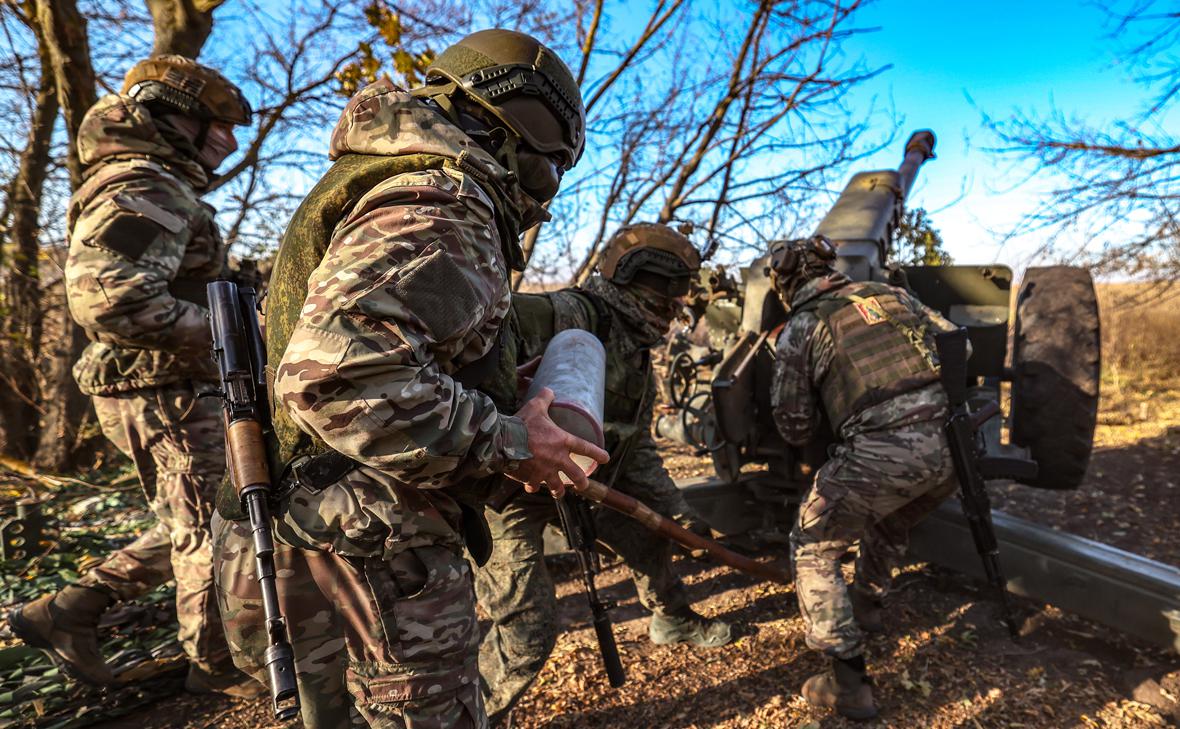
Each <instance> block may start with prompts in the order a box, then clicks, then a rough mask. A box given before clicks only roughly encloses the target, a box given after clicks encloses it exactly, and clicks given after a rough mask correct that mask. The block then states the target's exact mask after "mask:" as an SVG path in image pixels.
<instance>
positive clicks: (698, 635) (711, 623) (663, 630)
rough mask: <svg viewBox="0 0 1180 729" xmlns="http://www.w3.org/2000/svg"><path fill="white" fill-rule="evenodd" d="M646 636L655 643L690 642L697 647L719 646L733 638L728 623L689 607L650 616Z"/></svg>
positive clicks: (726, 643)
mask: <svg viewBox="0 0 1180 729" xmlns="http://www.w3.org/2000/svg"><path fill="white" fill-rule="evenodd" d="M647 634H648V637H650V638H651V642H652V643H655V644H656V645H670V644H673V643H691V644H692V645H694V646H696V647H698V648H720V647H721V646H723V645H728V644H729V642H730V641H732V640H733V630H732V629H731V628H730V626H729V623H726V622H723V621H721V620H717V619H715V618H713V619H710V618H706V617H704V616H703V615H699V614H698V613H697V612H696V611H695V610H693V609H692V608H690V607H686V608H683V609H681V610H677V611H676V612H675V613H670V614H668V615H660V614H658V613H656V614H654V615H652V616H651V625H650V626H649V627H648V629H647Z"/></svg>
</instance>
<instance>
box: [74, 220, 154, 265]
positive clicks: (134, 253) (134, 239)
mask: <svg viewBox="0 0 1180 729" xmlns="http://www.w3.org/2000/svg"><path fill="white" fill-rule="evenodd" d="M163 234H164V228H162V227H161V226H160V225H159V223H156V222H155V221H154V220H149V219H147V218H144V217H141V216H139V215H135V214H133V213H125V212H118V213H116V214H115V215H113V216H111V218H110V219H109V220H108V221H107V222H106V225H104V226H102V228H100V229H99V230H98V232H96V233H95V234H94V236H93V237H92V238H90V239H89V240H87V241H86V245H89V246H94V247H96V248H103V249H105V250H108V251H111V252H113V253H118V254H119V255H121V256H124V257H126V258H128V259H129V260H132V261H138V260H139V258H140V256H142V255H143V254H144V251H146V250H147V249H148V248H151V246H152V244H153V243H155V242H156V241H157V240H158V239H159V238H160V236H162V235H163Z"/></svg>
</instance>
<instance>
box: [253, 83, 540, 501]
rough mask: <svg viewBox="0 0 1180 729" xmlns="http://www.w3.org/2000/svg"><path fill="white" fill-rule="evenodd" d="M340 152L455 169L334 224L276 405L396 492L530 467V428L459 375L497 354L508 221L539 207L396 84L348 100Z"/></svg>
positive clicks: (414, 180)
mask: <svg viewBox="0 0 1180 729" xmlns="http://www.w3.org/2000/svg"><path fill="white" fill-rule="evenodd" d="M330 154H331V156H332V158H333V159H336V158H338V157H340V156H341V155H345V154H363V155H382V156H398V155H409V154H426V155H438V156H442V157H446V158H449V159H453V160H455V161H456V162H455V164H454V165H447V166H444V167H442V168H439V169H428V170H422V171H420V172H410V173H403V174H397V175H394V176H393V177H390V178H388V179H386V180H385V181H383V182H381V183H379V184H378V185H376V186H375V187H374V188H372V189H371V190H369V191H368V192H367V193H366V194H364V195H363V196H361V197H360V199H359V200H358V201H357V202H356V203H355V205H353V207H352V208H351V210H350V211H349V212H348V213H347V214H346V215H345V217H344V218H343V219H342V220H341V221H340V223H339V224H338V225H337V226H336V229H335V232H334V234H333V235H332V238H331V241H330V243H329V245H328V250H327V254H326V255H325V257H324V258H323V260H322V261H321V262H320V264H319V266H318V267H317V268H316V270H315V271H314V272H313V273H312V275H311V278H310V279H309V280H308V294H307V299H306V301H305V304H304V307H303V312H302V317H301V318H300V320H299V321H298V323H297V324H296V326H295V328H294V330H293V332H292V335H291V339H290V341H289V343H288V345H287V348H286V351H285V353H284V356H283V357H282V360H281V362H280V363H279V365H278V369H277V371H276V375H275V383H274V391H275V397H276V398H277V401H278V403H279V404H280V406H281V407H283V408H285V409H286V410H287V411H288V413H289V414H290V415H291V417H292V418H293V419H294V421H295V423H296V424H297V426H298V427H299V428H300V429H302V430H303V431H305V432H307V433H309V434H312V435H316V436H318V437H319V438H321V439H322V440H323V441H324V443H326V444H327V445H328V446H329V447H330V448H332V449H334V450H336V451H339V452H340V453H343V454H344V455H346V456H349V457H350V458H352V459H354V460H356V461H358V462H360V463H361V464H362V465H364V466H367V467H369V468H371V469H373V470H375V471H377V472H379V473H376V474H373V476H372V477H373V478H377V479H380V480H382V481H385V480H387V479H391V480H392V484H393V485H394V486H396V487H397V488H399V489H400V488H402V487H405V486H410V487H416V488H437V487H443V486H450V485H454V484H459V483H463V482H465V481H469V480H471V479H474V478H479V477H482V476H485V475H489V474H491V473H495V472H499V471H503V470H504V469H505V468H506V467H509V466H510V463H511V462H512V461H515V460H521V459H525V458H528V457H529V456H530V455H531V454H530V453H529V451H528V438H527V433H526V431H525V428H524V423H523V422H522V421H521V420H520V419H519V418H516V417H512V416H510V415H507V414H504V413H501V412H499V411H497V409H496V407H495V405H494V404H493V402H492V401H491V399H490V398H489V397H488V396H487V395H485V394H484V393H483V392H480V391H479V390H477V389H472V388H467V387H464V386H463V385H461V384H460V383H459V382H458V381H457V380H456V379H454V378H453V377H452V375H453V374H454V373H455V372H456V371H457V370H458V369H460V368H461V367H463V366H464V365H466V364H469V363H471V362H473V361H476V360H478V359H479V358H481V357H482V356H483V355H485V354H486V353H488V352H489V350H491V349H492V348H493V346H494V345H495V343H496V341H497V337H498V336H499V332H500V328H501V324H502V322H503V320H504V318H505V316H506V315H507V313H508V311H509V306H510V301H511V296H510V290H509V286H508V264H507V262H506V255H505V250H506V247H505V243H507V244H508V245H511V246H515V245H517V241H516V240H511V241H505V240H503V239H502V234H501V232H500V230H501V227H502V225H500V224H502V223H504V222H510V223H511V224H512V225H511V226H509V227H508V229H510V230H519V229H520V228H521V226H522V225H523V226H525V227H527V226H528V225H531V224H533V223H535V222H536V221H537V220H538V219H540V216H542V215H544V213H543V211H541V209H540V206H538V205H537V204H536V203H535V202H533V201H532V200H531V199H530V198H528V197H527V196H525V195H524V193H523V192H521V191H520V189H519V187H518V186H517V185H516V183H515V178H514V177H513V176H512V175H511V174H510V173H509V172H508V171H507V170H506V169H504V168H503V167H502V166H501V165H500V164H499V163H498V162H496V161H495V159H493V158H492V157H491V156H490V155H489V154H488V153H487V152H485V151H484V150H483V149H482V148H480V147H479V146H478V145H477V144H476V143H475V142H474V141H473V140H472V139H471V138H470V137H468V136H467V135H466V134H465V133H464V132H463V131H462V130H461V129H459V128H458V127H456V126H454V125H453V124H451V123H450V122H448V121H447V120H446V119H445V118H444V117H443V116H442V115H441V114H440V113H439V112H438V111H436V110H434V109H433V108H432V107H431V106H429V105H428V104H427V103H426V102H423V101H421V100H419V99H417V98H415V97H413V96H411V95H410V94H408V93H406V92H404V91H401V90H400V89H397V88H396V87H394V86H393V85H392V84H390V83H389V82H387V81H385V82H378V83H376V84H373V85H371V86H369V87H367V88H366V89H364V90H363V91H362V92H361V93H359V94H358V95H357V96H356V97H354V98H353V99H352V101H350V102H349V104H348V106H347V107H346V108H345V111H344V114H343V115H342V117H341V119H340V121H339V122H338V124H337V126H336V129H335V131H334V133H333V135H332V143H331V152H330ZM485 186H487V187H494V188H495V189H494V190H489V189H485ZM494 200H498V201H500V204H497V203H496V202H494ZM498 216H509V217H510V218H511V220H508V221H503V220H499V219H498Z"/></svg>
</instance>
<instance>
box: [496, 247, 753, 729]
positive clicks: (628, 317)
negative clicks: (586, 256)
mask: <svg viewBox="0 0 1180 729" xmlns="http://www.w3.org/2000/svg"><path fill="white" fill-rule="evenodd" d="M699 268H700V254H699V253H698V252H697V250H696V249H695V248H694V247H693V246H692V243H690V242H689V240H688V239H687V238H686V237H684V236H683V235H681V234H680V233H678V232H676V231H675V230H672V229H671V228H669V227H667V226H664V225H656V224H639V225H631V226H627V227H625V228H622V229H621V230H619V232H618V233H616V234H615V235H614V237H612V238H611V240H610V241H609V242H608V243H607V245H606V248H605V249H604V251H603V253H602V257H601V259H600V263H599V266H598V273H597V274H595V275H594V276H592V277H591V278H590V279H589V280H588V281H587V282H586V285H585V288H583V289H570V290H566V291H559V292H556V293H552V294H545V295H518V296H516V297H514V299H513V309H514V313H515V316H516V318H517V322H518V323H517V326H518V328H519V333H520V346H519V351H518V355H517V357H518V361H523V360H525V359H528V358H530V357H533V356H536V355H540V354H541V353H542V352H543V351H544V348H545V345H546V344H547V343H548V341H549V339H550V338H552V336H553V334H555V333H556V332H558V331H561V330H564V329H570V328H578V329H586V330H588V331H591V332H595V333H597V334H598V336H599V338H600V339H601V340H602V342H603V344H604V345H605V347H606V353H607V354H606V357H607V360H606V362H607V364H606V402H605V409H604V410H605V412H604V416H605V417H604V420H605V421H606V422H605V428H604V430H605V431H606V447H607V451H608V452H609V453H610V454H611V463H610V465H609V466H608V467H607V468H606V469H602V470H600V472H599V473H598V474H597V476H596V477H597V478H599V479H600V480H603V481H604V482H605V483H607V484H610V485H613V486H614V487H615V488H617V489H619V490H620V491H622V492H624V493H626V494H629V495H631V496H634V497H636V498H638V499H639V500H640V501H643V502H644V503H646V504H647V505H649V506H651V507H652V508H654V509H655V510H656V511H659V512H661V513H664V514H667V515H670V516H673V518H676V519H677V520H678V521H681V522H682V524H684V525H685V526H688V527H689V528H696V529H697V530H698V531H700V530H702V529H703V530H705V531H707V528H706V527H704V525H703V524H701V523H700V522H699V520H697V519H695V517H694V516H693V515H692V511H691V508H690V507H689V506H688V504H687V503H686V502H685V500H684V497H683V496H682V495H681V493H680V490H679V489H678V488H676V485H675V484H674V483H673V482H672V478H671V477H670V476H669V475H668V472H667V470H665V468H664V463H663V459H662V458H661V457H660V454H659V452H658V451H657V450H656V444H655V442H654V440H653V439H652V436H651V418H652V409H653V407H654V405H655V400H656V397H655V395H656V386H655V382H654V378H653V377H652V365H651V357H650V351H651V349H652V347H654V346H656V345H657V344H659V343H660V341H661V340H663V338H664V337H665V336H666V335H667V333H668V327H669V326H670V325H671V323H672V321H673V320H674V319H675V318H676V316H677V314H679V313H680V311H681V310H682V307H683V304H684V299H683V297H684V296H685V295H686V294H687V293H688V288H689V283H690V281H691V280H692V279H693V278H694V277H695V276H696V274H697V271H698V270H699ZM486 515H487V518H488V521H489V523H490V525H491V531H492V537H493V545H494V547H493V551H492V557H491V560H490V561H488V563H487V564H486V565H484V566H483V567H482V568H480V569H479V570H477V572H476V579H475V589H476V595H477V597H478V599H479V604H480V605H481V607H482V608H483V609H484V611H485V612H486V613H487V614H488V616H489V617H490V618H491V620H492V624H491V627H490V628H489V630H488V632H487V635H486V636H485V637H484V640H483V643H482V645H481V646H480V653H479V663H480V666H479V667H480V673H481V675H482V676H483V678H484V680H485V682H486V683H487V686H486V687H485V699H486V701H487V706H488V714H489V716H490V718H491V721H492V723H493V724H496V723H498V722H499V721H500V720H502V719H504V718H505V717H506V716H507V715H508V713H509V712H510V711H511V709H512V707H513V706H514V705H515V704H516V703H517V702H518V701H519V700H520V698H521V696H522V695H523V694H524V692H525V691H526V690H528V687H529V686H530V685H531V684H532V683H533V681H534V680H535V679H536V677H537V674H538V673H539V672H540V670H541V668H542V667H543V666H544V665H545V660H546V659H547V658H548V657H549V654H550V653H551V652H552V651H553V646H554V643H555V642H556V640H557V630H558V626H557V596H556V593H555V590H554V586H553V579H552V578H551V577H550V575H549V570H548V569H547V568H546V566H545V562H544V560H543V556H544V545H543V543H542V531H543V529H544V528H545V525H546V524H549V523H553V522H556V520H557V511H556V509H555V507H554V504H553V499H551V498H549V497H548V496H547V495H546V494H536V495H529V494H519V495H517V496H516V497H515V498H514V499H513V500H512V501H511V502H510V503H509V504H508V505H507V506H506V507H505V508H503V509H502V510H501V511H500V512H499V513H497V512H496V511H495V510H493V509H491V508H489V509H488V510H487V511H486ZM596 522H597V528H598V536H599V539H600V540H601V541H602V542H603V543H605V544H606V545H607V546H608V547H610V548H611V549H612V550H613V551H614V552H615V553H617V554H618V555H619V556H621V557H622V558H623V561H624V562H625V563H626V564H627V566H628V567H629V568H630V570H631V576H632V579H633V580H634V581H635V586H636V589H637V590H638V593H639V601H640V602H641V603H642V604H643V606H644V607H645V608H647V609H648V610H650V611H652V613H653V614H652V618H651V624H650V626H649V629H648V634H649V636H650V637H651V640H652V641H653V642H655V643H658V644H669V643H690V644H692V645H694V646H697V647H701V648H715V647H719V646H723V645H725V644H727V643H729V642H730V639H731V633H730V627H729V626H728V625H727V624H725V623H723V622H721V621H720V620H710V619H707V618H704V617H702V616H700V615H698V614H697V613H696V612H695V611H694V610H693V609H692V608H691V607H690V606H689V602H688V597H687V595H686V594H685V590H684V585H683V584H682V583H681V581H680V579H679V578H678V577H677V576H676V574H675V572H674V571H673V569H672V549H671V543H670V542H668V541H667V540H666V539H664V538H662V537H659V536H657V535H655V534H652V533H651V532H648V531H647V530H645V529H642V528H637V527H636V525H635V523H634V522H632V521H630V520H629V519H627V518H626V517H623V516H621V515H620V514H617V513H615V512H613V511H609V510H603V511H597V512H596Z"/></svg>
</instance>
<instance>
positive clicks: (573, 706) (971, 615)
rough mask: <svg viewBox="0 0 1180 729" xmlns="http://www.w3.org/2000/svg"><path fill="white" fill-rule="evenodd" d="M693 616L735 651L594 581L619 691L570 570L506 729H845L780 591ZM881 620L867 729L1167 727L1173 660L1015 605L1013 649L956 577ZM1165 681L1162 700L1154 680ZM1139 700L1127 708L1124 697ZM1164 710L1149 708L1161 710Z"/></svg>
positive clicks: (686, 566)
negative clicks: (1019, 628)
mask: <svg viewBox="0 0 1180 729" xmlns="http://www.w3.org/2000/svg"><path fill="white" fill-rule="evenodd" d="M679 567H680V570H681V572H682V573H683V574H685V577H686V581H687V583H688V586H689V591H690V595H691V597H692V598H693V599H694V600H695V601H697V606H698V609H700V610H701V611H702V612H705V613H707V614H710V615H716V616H720V617H723V618H724V619H726V620H730V621H733V622H734V623H735V624H737V625H738V626H739V629H740V632H741V636H742V637H741V638H740V639H739V640H738V641H737V642H736V643H735V644H734V645H732V646H729V647H726V648H722V649H718V650H715V651H710V652H695V651H693V650H690V649H689V648H687V647H684V646H674V647H662V646H655V645H653V644H652V643H650V642H649V641H648V640H647V637H646V631H647V618H646V616H645V614H644V611H643V609H642V608H641V607H640V606H639V605H638V602H637V600H636V598H635V592H634V589H633V588H632V587H631V584H630V582H629V581H628V580H627V579H626V575H625V571H624V570H623V569H622V568H621V567H614V568H612V569H610V570H608V571H607V572H606V573H604V574H603V576H602V578H601V583H602V585H603V586H604V587H605V594H606V595H607V596H608V597H610V598H613V599H615V600H617V601H618V602H619V607H618V608H617V609H616V610H614V611H613V615H614V619H615V622H616V633H617V636H618V642H619V648H620V651H621V653H622V655H623V660H624V664H625V665H626V666H627V671H628V683H627V684H626V685H625V686H624V687H623V688H621V689H618V690H612V689H610V688H609V687H608V686H607V684H606V679H605V675H604V674H603V672H602V670H601V667H600V663H599V659H598V655H597V647H596V645H595V643H594V634H593V630H592V629H591V628H590V626H589V623H588V621H587V617H588V608H587V607H586V605H585V602H584V597H583V595H582V593H581V592H580V589H579V588H578V586H577V583H576V581H575V580H574V579H573V577H574V575H573V574H572V572H570V573H568V574H567V578H566V579H565V580H563V581H562V582H561V584H560V588H559V595H560V604H559V609H560V612H561V620H562V623H563V625H564V626H565V627H566V630H565V631H564V632H563V634H562V636H561V637H560V638H559V640H558V644H557V648H556V650H555V651H554V654H553V657H552V658H551V659H550V661H549V663H548V664H547V665H546V667H545V669H544V671H543V672H542V673H541V676H540V678H539V680H538V682H537V684H536V686H535V687H534V688H533V690H532V691H530V692H529V694H528V695H527V696H526V697H525V700H524V701H523V703H522V704H521V706H520V708H519V709H518V710H517V711H516V713H515V716H514V724H513V726H514V727H519V728H521V729H532V728H539V727H570V728H574V727H577V728H579V729H581V728H583V727H585V728H587V729H592V728H602V729H606V728H608V727H610V728H613V727H623V726H630V727H645V728H647V727H651V728H656V727H668V728H671V727H681V728H683V729H698V728H703V727H716V728H718V729H721V728H725V729H738V728H743V729H745V728H750V729H753V728H770V727H776V728H777V727H798V728H800V729H819V728H820V727H825V728H832V729H835V728H838V727H847V726H857V724H854V723H850V722H846V721H844V720H841V719H838V718H832V717H829V716H826V714H825V712H822V711H817V710H814V709H812V708H810V707H808V706H807V705H806V703H805V702H804V701H803V700H802V699H801V698H799V697H798V696H797V695H796V693H795V692H796V690H797V688H798V686H799V685H800V684H801V683H802V681H803V680H804V679H805V678H806V677H807V676H808V675H810V674H811V673H814V672H816V671H818V670H820V669H822V667H823V661H822V660H821V658H819V657H818V656H816V655H815V654H813V653H812V652H811V651H809V650H807V649H806V647H805V646H804V644H803V627H802V621H801V619H800V617H799V614H798V609H797V607H796V604H795V599H794V596H793V594H792V592H791V590H790V589H789V588H786V587H781V586H777V585H769V584H755V583H754V582H753V581H751V580H749V579H747V578H745V577H743V576H740V575H737V574H734V573H733V572H731V571H729V570H725V569H723V568H716V567H712V566H710V565H707V564H705V563H700V562H695V561H692V560H689V559H684V560H681V561H680V562H679ZM899 586H900V587H901V588H902V589H901V590H900V592H899V596H898V598H897V599H896V600H895V601H894V602H893V603H892V604H891V606H890V617H891V620H890V629H889V632H888V634H887V635H884V636H882V637H879V638H876V639H874V640H873V641H872V643H871V644H870V648H869V655H870V661H871V666H872V669H873V671H874V674H875V680H876V686H877V689H876V693H877V698H878V701H879V702H880V705H881V710H882V716H883V717H884V718H883V719H882V720H881V721H878V722H870V723H868V724H862V725H860V726H876V727H931V728H932V729H933V728H936V727H947V728H948V729H949V728H950V727H1121V728H1131V727H1160V726H1169V725H1174V722H1175V719H1176V715H1174V714H1170V713H1169V712H1166V711H1160V710H1158V709H1155V708H1152V707H1151V706H1149V705H1148V704H1146V703H1140V702H1137V701H1134V700H1131V699H1130V697H1131V696H1132V695H1139V696H1140V697H1141V698H1145V699H1151V698H1152V697H1153V696H1154V698H1155V699H1156V700H1157V701H1160V702H1161V704H1162V705H1166V704H1167V698H1166V697H1167V696H1168V695H1173V696H1174V695H1176V692H1178V691H1180V685H1177V683H1180V682H1178V681H1177V679H1176V677H1175V674H1170V675H1169V671H1170V670H1175V669H1176V668H1177V667H1178V666H1177V662H1176V659H1175V657H1174V656H1166V655H1164V654H1162V653H1160V652H1157V651H1154V650H1151V649H1147V648H1144V647H1142V646H1136V645H1133V644H1131V643H1129V642H1127V641H1126V640H1124V639H1123V638H1121V637H1120V636H1118V635H1117V634H1113V633H1111V632H1110V631H1107V630H1105V629H1103V628H1101V627H1099V626H1095V625H1092V624H1088V623H1086V622H1084V621H1081V620H1078V619H1075V618H1071V617H1068V616H1065V615H1062V614H1061V613H1060V612H1059V611H1056V610H1054V609H1052V608H1049V607H1046V606H1039V605H1034V604H1032V603H1028V602H1024V603H1021V604H1020V609H1021V611H1022V613H1023V614H1024V615H1025V616H1026V621H1025V635H1024V636H1023V637H1022V639H1021V642H1020V644H1019V645H1016V644H1013V643H1011V642H1010V641H1009V640H1008V639H1007V637H1006V633H1005V632H1004V630H1003V628H1002V627H1001V626H1000V625H999V624H998V623H997V621H996V616H995V613H994V609H995V606H994V605H993V604H991V603H989V602H987V601H981V600H980V595H979V594H978V593H977V592H976V590H975V589H974V587H972V586H963V585H962V584H961V580H960V579H958V578H957V576H956V575H954V574H952V573H949V572H946V571H944V570H940V569H937V568H932V567H928V566H922V565H918V566H914V567H912V568H909V569H908V570H907V571H906V572H905V573H904V574H903V575H902V576H901V577H900V579H899ZM1165 675H1168V677H1167V678H1165V679H1163V686H1162V687H1161V686H1159V685H1158V684H1155V683H1152V681H1153V679H1155V678H1160V677H1163V676H1165ZM1136 691H1138V692H1139V693H1138V694H1136V693H1135V692H1136ZM1161 697H1162V698H1161ZM96 726H99V727H104V728H108V729H114V728H115V727H119V728H124V727H126V728H128V729H130V728H132V727H134V728H135V729H180V728H181V727H183V728H184V729H205V728H209V729H211V728H213V727H225V728H226V729H248V728H255V727H257V728H262V727H277V726H279V725H277V724H274V723H273V722H271V721H270V720H269V719H268V716H267V712H266V707H265V705H264V704H263V703H261V702H252V703H247V702H236V701H231V700H226V699H200V698H198V697H191V696H180V697H176V698H172V699H167V700H165V701H162V702H160V703H158V704H155V705H153V706H151V707H149V708H146V709H143V710H141V711H139V712H136V713H134V714H132V715H130V716H127V717H125V718H123V719H120V720H117V721H113V722H108V723H103V724H98V725H96Z"/></svg>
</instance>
